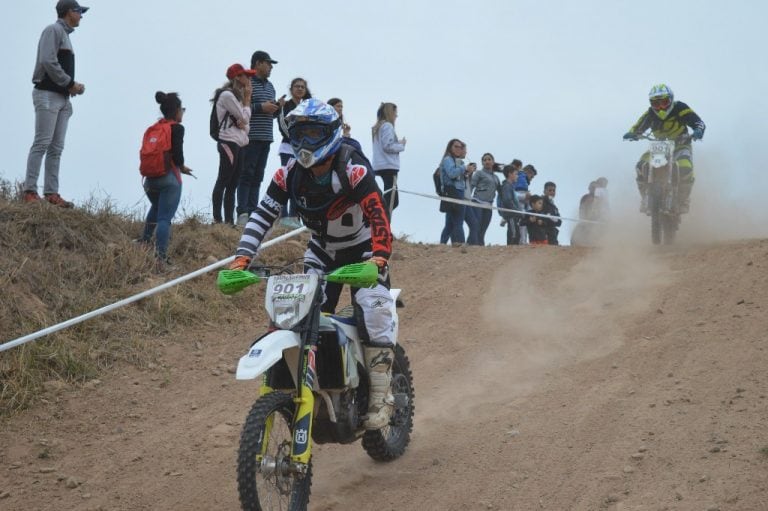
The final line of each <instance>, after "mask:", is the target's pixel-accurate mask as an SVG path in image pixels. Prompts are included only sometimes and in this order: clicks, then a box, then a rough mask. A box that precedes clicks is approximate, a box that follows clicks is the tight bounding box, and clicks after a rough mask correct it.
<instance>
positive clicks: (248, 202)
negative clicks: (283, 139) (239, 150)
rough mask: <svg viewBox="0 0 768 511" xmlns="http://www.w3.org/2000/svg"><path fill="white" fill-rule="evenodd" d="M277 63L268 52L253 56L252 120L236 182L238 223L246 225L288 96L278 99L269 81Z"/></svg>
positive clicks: (256, 198) (257, 198) (256, 204)
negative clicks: (281, 111)
mask: <svg viewBox="0 0 768 511" xmlns="http://www.w3.org/2000/svg"><path fill="white" fill-rule="evenodd" d="M273 64H277V61H276V60H272V57H270V56H269V53H267V52H265V51H256V52H254V53H253V55H252V56H251V69H252V70H254V71H256V74H255V75H254V76H253V77H251V88H252V96H251V121H250V130H249V131H248V146H247V147H245V149H244V150H245V154H244V156H243V169H242V173H241V174H240V180H239V181H238V185H237V224H238V225H241V226H244V225H245V224H246V223H247V222H248V217H249V216H250V215H251V213H252V212H253V211H254V210H255V209H256V207H257V206H258V204H259V188H260V187H261V181H262V180H263V179H264V167H266V165H267V157H268V156H269V146H270V145H271V144H272V141H273V136H272V128H273V126H272V124H273V122H274V120H275V117H277V115H278V112H279V111H280V107H281V106H282V104H283V103H284V102H285V96H283V97H281V98H280V101H279V102H278V101H275V87H274V86H273V85H272V82H270V81H269V80H268V78H269V75H270V74H271V73H272V65H273Z"/></svg>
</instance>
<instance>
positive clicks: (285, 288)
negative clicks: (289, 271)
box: [272, 282, 304, 294]
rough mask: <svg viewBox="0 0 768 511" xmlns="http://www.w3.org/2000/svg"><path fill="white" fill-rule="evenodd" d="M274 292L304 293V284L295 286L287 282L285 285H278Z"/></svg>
mask: <svg viewBox="0 0 768 511" xmlns="http://www.w3.org/2000/svg"><path fill="white" fill-rule="evenodd" d="M272 290H273V291H274V292H275V293H277V294H282V293H285V294H292V293H304V284H303V283H301V284H294V283H293V282H287V283H285V284H281V283H277V284H275V287H273V288H272Z"/></svg>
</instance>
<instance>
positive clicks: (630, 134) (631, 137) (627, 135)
mask: <svg viewBox="0 0 768 511" xmlns="http://www.w3.org/2000/svg"><path fill="white" fill-rule="evenodd" d="M624 140H632V141H636V140H638V137H637V133H635V132H634V131H628V132H626V133H624Z"/></svg>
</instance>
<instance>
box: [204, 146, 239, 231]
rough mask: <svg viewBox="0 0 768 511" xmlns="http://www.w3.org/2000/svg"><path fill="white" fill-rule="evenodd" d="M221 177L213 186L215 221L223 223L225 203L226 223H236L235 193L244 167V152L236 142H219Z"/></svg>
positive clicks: (219, 176) (212, 197)
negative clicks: (222, 212) (222, 215)
mask: <svg viewBox="0 0 768 511" xmlns="http://www.w3.org/2000/svg"><path fill="white" fill-rule="evenodd" d="M216 147H217V149H218V150H219V175H218V177H217V178H216V184H214V185H213V194H212V195H211V202H212V203H213V221H214V222H216V223H221V208H222V202H223V203H224V222H226V223H228V224H230V225H232V224H234V223H235V220H234V217H235V193H236V192H237V180H238V179H239V178H240V170H241V168H242V166H243V151H242V149H241V148H240V146H238V145H237V144H235V143H234V142H224V141H222V142H219V143H218V144H216Z"/></svg>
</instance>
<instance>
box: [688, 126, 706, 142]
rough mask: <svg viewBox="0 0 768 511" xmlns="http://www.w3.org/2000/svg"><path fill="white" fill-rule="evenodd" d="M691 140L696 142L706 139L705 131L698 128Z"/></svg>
mask: <svg viewBox="0 0 768 511" xmlns="http://www.w3.org/2000/svg"><path fill="white" fill-rule="evenodd" d="M691 138H692V139H694V140H701V139H702V138H704V130H703V129H701V128H696V129H695V130H693V134H692V135H691Z"/></svg>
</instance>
